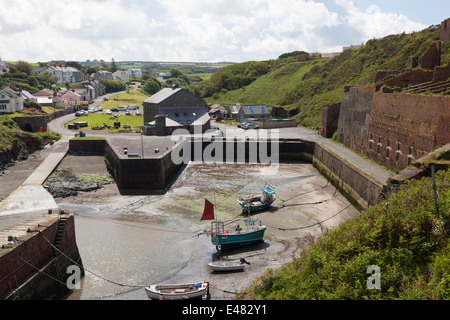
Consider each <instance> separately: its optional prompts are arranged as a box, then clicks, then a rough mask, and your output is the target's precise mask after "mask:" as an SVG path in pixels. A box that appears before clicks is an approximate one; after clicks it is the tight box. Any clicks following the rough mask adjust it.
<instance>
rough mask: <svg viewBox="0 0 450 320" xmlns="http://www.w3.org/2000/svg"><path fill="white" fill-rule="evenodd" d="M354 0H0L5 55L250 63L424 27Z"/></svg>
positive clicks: (41, 58)
mask: <svg viewBox="0 0 450 320" xmlns="http://www.w3.org/2000/svg"><path fill="white" fill-rule="evenodd" d="M373 9H376V8H371V10H369V12H360V10H359V8H357V7H356V6H355V5H354V1H351V0H334V1H333V0H314V1H313V0H278V1H272V0H260V1H254V0H239V1H234V0H216V1H210V0H153V1H140V0H96V1H93V0H15V1H10V0H0V39H1V41H0V57H2V58H3V59H4V60H26V61H30V62H37V61H49V60H52V59H64V60H80V61H84V60H86V59H104V60H110V59H112V58H114V59H115V60H116V61H118V60H150V61H155V60H158V61H223V60H228V61H230V60H231V61H248V60H263V59H273V58H277V57H278V56H279V55H280V54H282V53H285V52H289V51H294V50H305V51H310V52H313V51H322V52H323V51H328V50H330V49H333V48H340V47H342V46H346V45H350V44H357V43H361V42H363V41H364V42H365V41H367V40H369V39H371V38H373V37H383V36H385V35H388V34H393V33H401V32H403V31H406V32H409V31H418V30H421V29H423V28H424V27H425V26H423V25H421V24H418V23H414V22H412V21H410V20H409V19H408V18H407V17H405V16H402V15H398V14H394V13H385V12H381V11H377V10H373Z"/></svg>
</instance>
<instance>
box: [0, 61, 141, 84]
mask: <svg viewBox="0 0 450 320" xmlns="http://www.w3.org/2000/svg"><path fill="white" fill-rule="evenodd" d="M5 68H6V65H5ZM33 72H35V73H36V74H38V75H42V74H44V73H46V72H48V73H50V74H51V75H52V76H54V77H57V78H58V80H57V83H60V84H63V83H77V82H81V81H83V80H85V79H84V77H83V74H82V73H81V71H80V70H78V69H77V68H74V67H56V66H49V67H35V68H34V69H33ZM0 74H1V73H0ZM141 77H142V70H141V69H138V68H128V69H126V70H118V71H116V72H115V73H112V72H110V71H104V70H101V71H97V72H96V73H93V74H91V76H90V79H92V80H99V79H104V80H116V79H119V80H122V81H123V82H125V83H127V82H130V80H131V79H132V78H141Z"/></svg>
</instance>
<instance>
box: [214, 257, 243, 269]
mask: <svg viewBox="0 0 450 320" xmlns="http://www.w3.org/2000/svg"><path fill="white" fill-rule="evenodd" d="M245 264H250V263H248V262H247V261H245V259H244V258H241V259H240V260H236V261H215V262H210V263H208V266H209V267H210V268H211V269H212V270H213V271H222V272H226V271H242V270H244V268H245Z"/></svg>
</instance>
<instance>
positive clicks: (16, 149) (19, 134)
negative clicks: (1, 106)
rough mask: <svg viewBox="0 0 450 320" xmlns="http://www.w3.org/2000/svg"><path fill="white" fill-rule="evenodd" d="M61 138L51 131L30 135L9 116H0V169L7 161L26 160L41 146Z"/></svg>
mask: <svg viewBox="0 0 450 320" xmlns="http://www.w3.org/2000/svg"><path fill="white" fill-rule="evenodd" d="M60 138H61V136H60V135H59V134H56V133H53V132H51V131H46V132H37V133H30V132H25V131H22V130H21V129H20V128H19V126H18V125H17V124H16V122H14V120H12V118H11V116H9V115H5V116H0V168H2V167H4V166H5V165H6V164H7V163H8V162H9V161H11V160H16V159H21V158H26V157H27V156H28V154H29V153H32V152H34V151H35V150H37V149H39V148H41V147H42V145H44V144H46V143H48V142H50V141H52V140H58V139H60Z"/></svg>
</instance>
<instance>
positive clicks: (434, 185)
mask: <svg viewBox="0 0 450 320" xmlns="http://www.w3.org/2000/svg"><path fill="white" fill-rule="evenodd" d="M431 177H432V178H433V195H434V207H435V208H436V214H439V207H438V203H437V191H436V178H435V176H434V165H432V166H431Z"/></svg>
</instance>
